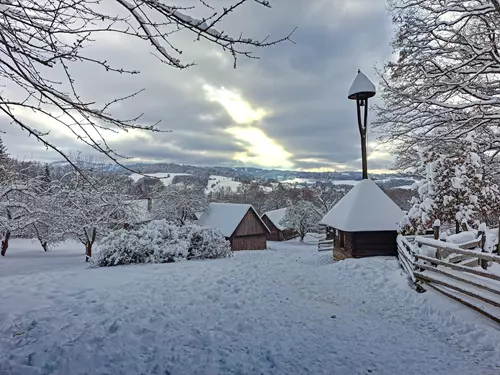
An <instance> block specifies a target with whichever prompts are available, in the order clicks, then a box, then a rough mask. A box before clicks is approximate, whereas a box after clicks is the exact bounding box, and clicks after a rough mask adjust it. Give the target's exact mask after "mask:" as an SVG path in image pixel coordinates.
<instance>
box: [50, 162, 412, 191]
mask: <svg viewBox="0 0 500 375" xmlns="http://www.w3.org/2000/svg"><path fill="white" fill-rule="evenodd" d="M53 165H54V166H67V165H68V163H67V162H55V163H53ZM125 165H126V166H127V167H128V168H130V169H132V170H134V171H137V172H139V173H143V174H157V173H161V174H169V173H171V174H172V177H173V176H174V175H178V176H180V175H193V176H198V177H200V178H203V179H208V178H209V176H223V177H229V178H231V180H234V181H238V182H251V181H260V182H287V183H290V184H297V185H312V184H315V183H321V182H331V183H335V184H342V183H345V184H347V185H352V184H354V183H355V182H356V181H359V180H361V178H362V175H361V172H358V171H343V172H335V171H332V172H303V171H293V170H278V169H264V168H255V167H201V166H194V165H185V164H176V163H132V164H125ZM102 166H103V167H104V168H105V169H106V170H108V171H110V172H114V173H123V174H126V175H131V174H132V173H131V172H129V171H127V170H125V169H123V168H122V167H120V166H119V165H116V164H111V163H110V164H102ZM132 177H133V178H134V179H135V180H137V179H138V176H137V175H135V176H132ZM370 178H372V179H373V180H375V181H377V182H378V183H379V185H382V186H384V187H385V188H394V187H400V186H402V187H404V188H408V187H409V186H410V185H411V184H413V182H414V181H415V180H416V178H415V176H412V175H409V174H404V173H383V174H373V173H372V174H370Z"/></svg>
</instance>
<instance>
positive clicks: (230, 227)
mask: <svg viewBox="0 0 500 375" xmlns="http://www.w3.org/2000/svg"><path fill="white" fill-rule="evenodd" d="M248 210H253V211H254V212H255V215H257V217H258V218H259V219H260V216H259V214H258V213H257V211H255V209H254V208H253V207H252V205H250V204H241V203H210V204H209V205H208V207H207V208H206V210H205V212H203V214H202V215H201V217H200V218H199V219H198V221H197V222H196V224H197V225H199V226H200V227H206V228H215V229H218V230H220V231H221V232H222V234H223V235H224V236H225V237H231V235H232V234H233V232H234V231H235V230H236V228H237V227H238V225H239V224H240V222H241V220H242V219H243V217H244V216H245V214H246V213H247V212H248ZM261 222H262V225H264V227H266V228H267V226H266V225H265V224H264V222H263V221H262V220H261Z"/></svg>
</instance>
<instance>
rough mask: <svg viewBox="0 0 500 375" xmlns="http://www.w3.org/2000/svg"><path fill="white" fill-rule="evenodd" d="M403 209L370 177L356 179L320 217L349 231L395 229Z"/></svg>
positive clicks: (324, 221)
mask: <svg viewBox="0 0 500 375" xmlns="http://www.w3.org/2000/svg"><path fill="white" fill-rule="evenodd" d="M403 217H404V213H403V211H402V210H401V209H400V208H399V207H398V206H397V205H396V203H394V202H393V201H392V200H391V198H389V197H388V196H387V195H386V194H385V193H384V192H383V191H382V190H381V189H380V188H379V187H378V186H377V184H375V182H373V181H372V180H370V179H366V180H362V181H360V182H358V183H357V184H356V185H355V186H354V187H353V188H352V189H351V190H350V191H349V192H348V193H347V194H346V195H345V196H344V197H343V198H342V199H341V200H340V201H339V202H337V204H335V206H333V207H332V209H331V210H330V211H329V212H328V213H327V214H326V215H325V216H324V217H323V219H322V220H321V223H322V224H325V225H328V226H330V227H333V228H337V229H340V230H344V231H349V232H359V231H386V230H387V231H388V230H397V229H398V226H399V223H400V222H401V220H402V219H403Z"/></svg>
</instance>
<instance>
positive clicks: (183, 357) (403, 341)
mask: <svg viewBox="0 0 500 375" xmlns="http://www.w3.org/2000/svg"><path fill="white" fill-rule="evenodd" d="M17 243H19V242H18V241H13V243H12V248H11V249H9V251H10V254H9V255H10V256H11V258H9V259H8V258H5V259H0V264H1V263H2V262H4V261H7V262H8V263H5V264H9V265H10V266H8V267H7V266H5V267H3V266H2V265H0V272H1V274H0V276H1V277H0V280H1V281H2V291H1V295H2V303H1V304H0V347H1V348H2V350H1V351H0V374H2V375H14V374H22V375H31V374H37V375H40V374H52V375H63V374H64V375H66V374H72V375H82V374H123V375H129V374H130V375H132V374H141V373H142V374H357V375H361V374H363V375H366V374H377V375H380V374H384V375H385V374H387V375H389V374H391V375H392V374H405V375H422V374H433V375H434V374H440V375H449V374H454V375H457V374H458V375H480V374H481V375H486V374H497V373H499V371H500V368H499V366H498V365H499V363H500V362H499V353H500V346H499V343H500V332H499V330H498V328H497V327H495V325H494V324H493V323H490V322H489V321H488V320H487V319H486V318H484V317H482V316H480V315H479V314H477V313H475V312H473V311H472V310H468V309H467V308H465V307H463V306H461V305H459V304H457V303H455V302H453V301H451V300H448V299H445V298H443V297H442V296H437V295H434V294H432V293H431V292H426V293H424V294H418V293H415V292H414V291H413V290H412V289H411V288H410V287H409V286H408V285H407V281H406V280H407V278H406V275H404V274H403V272H402V270H401V269H400V267H399V266H398V264H397V261H396V260H395V259H392V258H372V259H362V260H346V261H342V262H338V263H332V260H331V254H327V253H318V252H317V251H316V250H315V246H314V245H311V246H309V245H302V244H300V243H299V242H293V243H275V244H273V249H274V250H271V251H266V252H239V253H237V254H236V255H235V256H234V257H232V258H227V259H221V260H216V261H202V262H198V261H190V262H180V263H173V264H162V265H140V266H134V267H112V268H97V269H87V268H85V267H86V265H85V263H84V262H83V256H81V258H78V259H79V260H78V261H77V260H76V258H73V257H67V258H66V259H67V265H66V266H64V265H63V262H62V261H61V262H60V263H59V267H58V269H57V270H56V269H54V270H52V271H45V272H44V271H42V272H38V271H37V267H34V266H33V267H28V268H30V270H32V273H31V274H17V273H15V272H13V271H11V270H15V269H17V270H20V269H21V267H17V268H16V267H15V266H14V265H15V263H17V262H23V265H26V264H27V263H26V262H28V259H27V258H24V259H23V258H22V257H19V255H20V254H21V252H22V250H21V249H20V248H19V247H18V246H17ZM72 251H74V250H72V249H67V251H66V252H67V253H71V252H72ZM76 252H77V253H81V250H78V251H76ZM64 253H65V251H63V249H59V253H56V252H53V253H52V254H50V256H52V260H55V259H56V258H55V255H57V254H59V256H61V257H62V256H63V255H64ZM41 255H48V254H43V253H42V254H41ZM43 259H44V258H43V257H40V258H37V259H32V263H33V264H36V263H43Z"/></svg>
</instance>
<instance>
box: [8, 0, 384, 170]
mask: <svg viewBox="0 0 500 375" xmlns="http://www.w3.org/2000/svg"><path fill="white" fill-rule="evenodd" d="M271 3H272V5H273V8H272V9H271V10H269V9H266V8H263V7H260V6H256V5H252V4H250V3H249V4H247V5H246V6H245V7H243V8H242V9H241V11H239V12H236V13H234V14H232V15H231V16H230V18H227V19H226V21H225V23H224V24H223V25H222V26H223V28H224V30H225V31H226V30H227V31H228V32H230V31H233V32H234V33H236V35H238V34H239V31H242V32H244V34H245V35H251V36H253V37H262V38H263V37H265V36H266V35H267V34H268V33H269V34H271V35H272V36H275V37H279V36H282V35H286V34H287V33H288V32H289V31H290V30H292V29H293V28H294V27H295V26H297V30H296V32H295V33H294V35H293V40H294V41H295V43H296V44H292V43H287V42H285V43H281V44H279V45H276V46H273V47H270V48H266V49H258V50H256V51H255V53H256V55H258V56H259V57H260V59H258V60H254V59H243V58H240V59H239V60H238V68H237V69H236V70H234V69H233V68H232V64H233V61H232V57H231V56H230V55H228V54H227V53H225V52H224V51H222V50H221V49H220V48H218V47H216V46H212V45H209V44H208V43H206V42H202V41H195V42H193V36H192V35H188V34H185V33H184V34H183V33H180V34H176V35H175V36H174V37H173V41H175V43H176V46H177V47H182V49H183V52H184V53H183V54H182V55H181V57H182V59H183V61H184V62H191V61H192V62H195V63H196V65H195V66H193V67H191V68H189V69H185V70H182V71H179V70H175V69H173V68H170V67H167V66H165V65H163V64H162V63H161V62H159V61H158V59H157V58H155V57H154V56H153V55H151V51H152V49H151V47H150V46H148V45H147V44H145V43H141V42H138V41H137V40H130V39H128V38H127V37H125V36H122V35H114V36H109V35H108V36H106V37H103V38H102V39H99V40H98V41H97V42H96V43H95V45H93V46H92V47H89V53H90V54H91V55H92V56H95V57H100V58H103V57H104V58H105V59H106V60H107V61H108V62H109V63H110V64H113V65H116V66H121V67H123V68H125V69H130V70H133V69H136V70H138V71H140V74H137V75H120V74H117V73H112V72H106V71H105V70H104V69H102V68H101V67H95V66H92V65H88V64H77V63H75V64H72V67H71V69H72V74H73V77H74V78H75V81H76V84H77V87H78V89H79V90H80V92H81V93H82V97H83V99H84V100H93V101H96V102H97V103H105V102H108V101H110V100H112V99H113V98H116V97H120V96H125V95H128V94H131V93H133V92H136V91H138V90H141V89H143V88H144V89H145V90H144V91H143V92H141V93H140V94H138V95H137V96H135V97H133V98H132V99H130V100H127V101H125V102H119V103H117V104H116V105H114V106H113V107H111V110H112V113H113V114H114V115H115V116H118V117H120V118H132V117H134V116H137V115H140V114H143V115H142V117H141V121H142V123H144V124H147V125H150V124H155V123H157V122H158V121H160V122H159V124H158V126H159V128H160V129H162V130H165V131H169V132H165V133H154V134H150V133H139V132H136V131H132V132H129V133H119V134H109V140H110V145H111V146H112V147H113V148H115V149H116V150H117V152H119V153H121V154H123V155H126V156H133V157H134V159H132V160H134V161H139V160H143V161H158V162H160V161H167V162H177V163H183V164H199V165H215V164H217V165H241V164H242V163H243V164H245V165H249V166H264V167H280V168H298V169H321V168H333V169H337V170H346V169H359V168H360V164H361V163H360V162H359V159H360V146H359V134H358V130H357V124H356V117H355V107H354V104H353V103H352V102H351V101H349V100H347V98H346V96H347V90H348V89H349V86H350V84H351V82H352V80H353V79H354V77H355V75H356V71H357V69H358V68H361V69H362V70H363V71H364V72H365V73H366V74H367V75H368V76H369V77H371V78H373V79H374V78H375V75H374V73H373V70H372V69H373V66H374V65H375V64H380V63H382V62H383V61H384V60H387V59H388V58H389V57H390V52H391V51H390V47H389V40H390V36H391V28H392V26H391V23H390V19H389V17H388V15H387V14H386V10H385V1H383V0H333V1H332V0H310V1H302V0H289V1H286V2H278V1H272V2H271ZM23 118H25V119H26V120H27V121H29V123H30V124H33V125H34V126H35V125H36V126H37V127H39V128H41V129H45V130H50V133H49V136H48V139H50V140H51V141H53V142H55V143H57V144H58V145H59V146H61V148H62V149H63V150H65V151H68V150H72V151H76V150H81V151H82V152H84V153H88V154H93V151H92V150H91V149H89V148H88V147H83V146H82V144H81V143H80V142H78V141H76V140H75V137H74V136H73V135H71V134H70V133H69V132H68V131H67V130H64V129H61V127H60V126H57V125H56V124H53V123H51V122H50V121H46V119H44V118H43V117H41V116H38V115H36V114H33V113H24V114H23ZM0 130H2V131H5V132H6V134H5V135H0V136H2V138H3V139H4V141H5V143H6V144H7V147H8V148H9V152H10V153H11V154H12V155H15V156H18V157H20V158H24V159H27V158H35V159H39V160H47V161H52V160H60V156H58V155H56V154H55V153H54V152H51V151H46V150H45V149H44V148H43V147H42V146H41V145H40V144H39V143H37V142H35V141H34V140H33V139H32V138H28V137H27V135H26V133H25V132H22V131H20V130H19V128H18V127H17V126H16V125H15V124H10V123H8V121H7V120H5V119H4V118H3V117H0ZM369 139H370V140H371V141H372V140H374V139H375V138H374V135H373V134H370V135H369ZM375 149H376V145H372V146H370V147H369V158H370V160H369V167H370V168H373V169H375V168H376V169H385V168H387V166H388V165H389V164H390V155H387V154H386V153H383V152H380V151H375ZM94 154H95V153H94Z"/></svg>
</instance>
